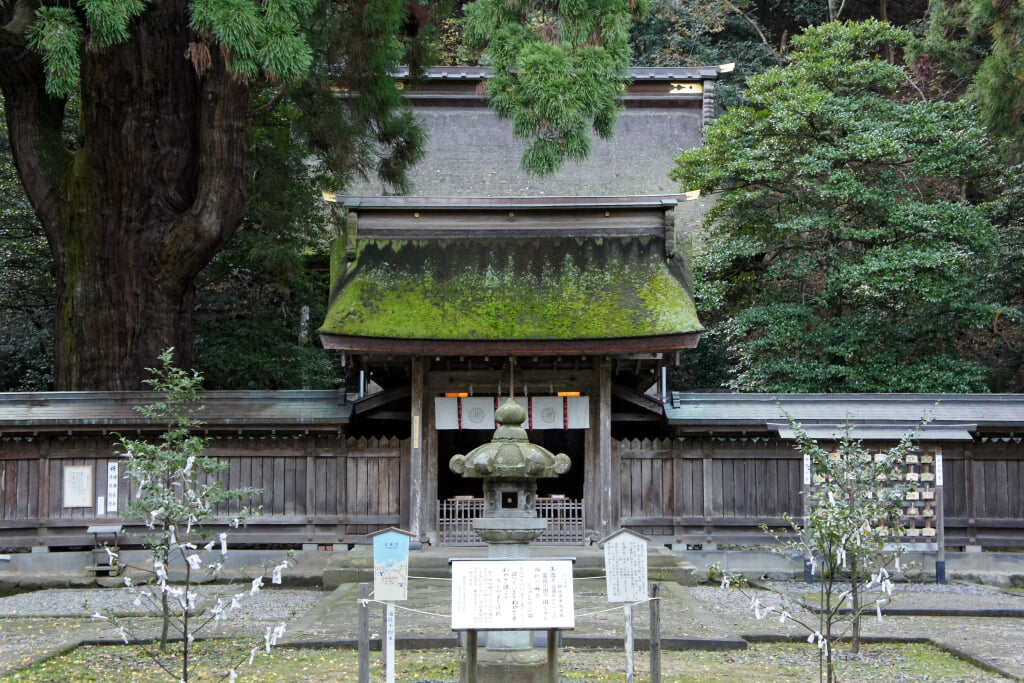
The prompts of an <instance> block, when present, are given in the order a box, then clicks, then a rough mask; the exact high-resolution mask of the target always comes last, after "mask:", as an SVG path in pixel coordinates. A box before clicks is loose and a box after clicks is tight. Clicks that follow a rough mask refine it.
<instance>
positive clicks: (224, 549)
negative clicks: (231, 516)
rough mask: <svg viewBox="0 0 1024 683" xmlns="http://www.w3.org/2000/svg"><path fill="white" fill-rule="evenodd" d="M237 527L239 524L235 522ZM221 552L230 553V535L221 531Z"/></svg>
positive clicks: (222, 553) (223, 553)
mask: <svg viewBox="0 0 1024 683" xmlns="http://www.w3.org/2000/svg"><path fill="white" fill-rule="evenodd" d="M236 521H237V520H236ZM235 527H238V524H235ZM220 554H221V555H227V554H228V535H227V533H225V532H221V535H220Z"/></svg>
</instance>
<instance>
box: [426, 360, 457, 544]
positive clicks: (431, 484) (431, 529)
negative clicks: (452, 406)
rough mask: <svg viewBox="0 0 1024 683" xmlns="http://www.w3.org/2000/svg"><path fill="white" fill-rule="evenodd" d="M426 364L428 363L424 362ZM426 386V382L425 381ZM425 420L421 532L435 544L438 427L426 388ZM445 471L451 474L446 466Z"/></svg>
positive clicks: (430, 396)
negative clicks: (436, 426)
mask: <svg viewBox="0 0 1024 683" xmlns="http://www.w3.org/2000/svg"><path fill="white" fill-rule="evenodd" d="M424 365H426V363H425V362H424ZM426 374H427V371H426V367H424V370H423V375H424V377H426ZM424 386H426V383H424ZM422 415H423V420H422V422H421V425H420V428H421V430H422V432H423V444H422V449H421V451H422V458H423V472H424V475H423V483H422V486H421V487H420V488H422V489H423V506H422V508H421V512H422V516H421V518H420V519H421V520H422V527H421V528H420V533H421V534H422V535H424V536H426V538H427V540H428V541H430V542H431V543H433V544H435V545H436V544H437V478H438V476H439V474H438V462H437V429H435V427H434V425H435V421H434V396H433V392H431V391H427V390H424V392H423V411H422ZM444 472H445V473H446V474H449V475H451V472H449V471H448V468H447V466H445V469H444Z"/></svg>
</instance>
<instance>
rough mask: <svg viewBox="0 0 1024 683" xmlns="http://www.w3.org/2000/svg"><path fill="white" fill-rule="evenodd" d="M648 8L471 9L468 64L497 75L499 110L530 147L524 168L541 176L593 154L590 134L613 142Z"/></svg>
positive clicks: (590, 1) (502, 4)
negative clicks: (632, 30) (637, 22)
mask: <svg viewBox="0 0 1024 683" xmlns="http://www.w3.org/2000/svg"><path fill="white" fill-rule="evenodd" d="M644 9H645V5H644V3H643V2H642V1H641V0H579V1H578V2H555V1H553V0H476V2H474V3H472V4H471V5H468V6H466V7H465V13H466V18H465V24H464V32H463V40H464V42H463V57H464V58H468V59H475V60H479V61H480V62H481V63H483V64H486V65H488V66H490V67H491V68H492V69H493V70H494V75H493V77H492V78H491V79H490V80H489V81H488V83H487V96H488V99H489V102H490V105H491V107H492V108H493V109H494V111H495V112H496V113H497V114H498V116H500V117H502V118H508V119H511V120H512V131H513V133H514V134H515V136H516V137H517V138H523V139H526V140H529V141H530V142H529V145H528V147H527V149H526V151H525V152H524V153H523V157H522V160H521V164H520V165H521V166H522V168H523V169H524V170H527V171H531V172H535V173H537V174H539V175H549V174H551V173H554V172H555V171H557V170H558V168H560V167H561V165H562V164H563V163H565V162H566V161H579V160H583V159H586V158H587V157H588V156H589V154H590V148H591V143H590V137H589V134H588V129H591V128H592V129H593V131H594V132H595V133H596V134H597V135H598V136H599V137H601V138H610V137H611V136H612V134H613V133H614V130H615V119H616V117H617V115H618V104H617V98H618V97H619V95H620V93H621V91H622V89H623V88H624V85H625V82H626V78H627V75H628V74H627V71H626V69H627V67H628V66H629V27H630V24H631V21H632V19H633V18H634V17H635V16H638V15H641V14H642V13H643V12H644Z"/></svg>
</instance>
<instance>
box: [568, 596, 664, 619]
mask: <svg viewBox="0 0 1024 683" xmlns="http://www.w3.org/2000/svg"><path fill="white" fill-rule="evenodd" d="M652 600H661V597H660V596H659V597H657V598H647V599H646V600H640V601H639V602H631V603H629V604H630V605H631V606H632V605H643V604H645V603H648V602H651V601H652ZM623 607H625V604H621V605H616V606H615V607H609V608H608V609H602V610H598V611H597V612H586V613H585V614H577V615H576V618H577V619H586V618H587V617H592V616H595V615H597V614H604V613H606V612H614V611H616V610H620V609H622V608H623Z"/></svg>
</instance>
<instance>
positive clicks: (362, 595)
mask: <svg viewBox="0 0 1024 683" xmlns="http://www.w3.org/2000/svg"><path fill="white" fill-rule="evenodd" d="M369 598H370V584H368V583H361V584H359V683H370V603H369V602H367V601H368V600H369Z"/></svg>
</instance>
